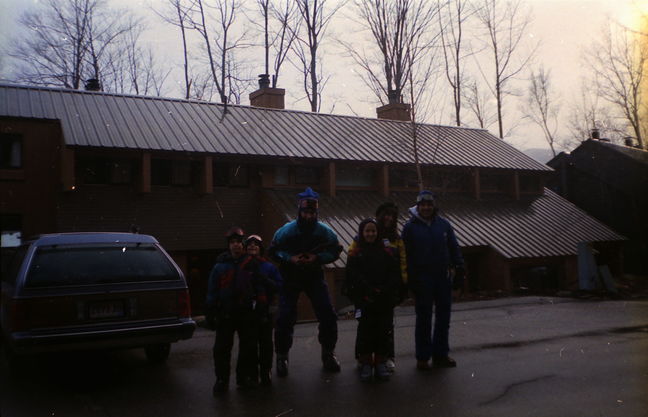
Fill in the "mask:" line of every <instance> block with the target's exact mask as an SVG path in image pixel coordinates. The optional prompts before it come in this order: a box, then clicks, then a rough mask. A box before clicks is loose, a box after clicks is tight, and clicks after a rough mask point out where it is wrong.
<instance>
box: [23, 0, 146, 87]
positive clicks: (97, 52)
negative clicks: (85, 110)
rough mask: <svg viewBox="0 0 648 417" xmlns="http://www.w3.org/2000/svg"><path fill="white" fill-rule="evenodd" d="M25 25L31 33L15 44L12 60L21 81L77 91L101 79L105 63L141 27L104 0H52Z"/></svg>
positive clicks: (27, 15)
mask: <svg viewBox="0 0 648 417" xmlns="http://www.w3.org/2000/svg"><path fill="white" fill-rule="evenodd" d="M20 23H21V24H22V25H24V26H25V27H27V28H29V29H30V30H31V32H30V36H27V37H25V38H21V39H17V40H16V47H15V49H14V51H13V52H12V54H11V55H12V57H13V58H15V59H17V60H18V68H17V78H18V80H20V81H23V82H28V83H31V84H41V85H58V86H62V87H66V88H74V89H78V88H80V87H82V81H83V80H86V79H88V78H98V76H99V74H100V73H101V72H102V70H103V68H102V66H104V65H106V63H105V60H104V59H103V58H104V57H105V56H107V55H108V54H109V51H110V50H111V48H113V47H114V46H115V44H116V43H117V42H118V40H119V39H120V38H121V37H122V36H124V35H125V34H126V33H128V32H129V31H130V30H132V29H133V27H134V26H135V25H137V24H138V21H137V19H135V18H133V17H132V15H131V14H130V13H128V12H126V11H123V10H111V9H108V8H107V6H106V3H105V2H104V1H103V0H64V1H57V0H47V1H46V3H45V4H44V5H43V8H39V9H37V10H34V11H30V12H27V13H25V14H23V15H22V17H21V18H20Z"/></svg>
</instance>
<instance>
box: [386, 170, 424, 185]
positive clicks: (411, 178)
mask: <svg viewBox="0 0 648 417" xmlns="http://www.w3.org/2000/svg"><path fill="white" fill-rule="evenodd" d="M389 186H390V187H395V188H396V187H402V188H416V187H417V180H416V169H415V168H414V167H412V168H389Z"/></svg>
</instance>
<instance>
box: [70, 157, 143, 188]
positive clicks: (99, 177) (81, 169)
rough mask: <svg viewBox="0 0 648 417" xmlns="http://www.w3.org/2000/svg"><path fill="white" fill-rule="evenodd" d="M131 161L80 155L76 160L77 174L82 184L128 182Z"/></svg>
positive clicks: (130, 172)
mask: <svg viewBox="0 0 648 417" xmlns="http://www.w3.org/2000/svg"><path fill="white" fill-rule="evenodd" d="M132 172H133V163H132V161H130V160H128V159H112V158H106V157H99V156H97V157H82V158H79V159H78V160H77V176H78V177H79V178H81V181H82V182H83V183H84V184H130V182H131V180H132Z"/></svg>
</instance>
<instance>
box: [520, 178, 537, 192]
mask: <svg viewBox="0 0 648 417" xmlns="http://www.w3.org/2000/svg"><path fill="white" fill-rule="evenodd" d="M540 189H541V188H540V178H538V177H536V176H533V175H520V191H521V192H539V191H540Z"/></svg>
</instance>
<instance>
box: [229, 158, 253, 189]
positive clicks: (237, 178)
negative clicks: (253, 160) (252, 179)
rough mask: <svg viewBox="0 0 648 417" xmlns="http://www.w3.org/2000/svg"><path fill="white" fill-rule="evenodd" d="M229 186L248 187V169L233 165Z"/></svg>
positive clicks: (243, 166) (231, 166) (230, 171)
mask: <svg viewBox="0 0 648 417" xmlns="http://www.w3.org/2000/svg"><path fill="white" fill-rule="evenodd" d="M229 185H233V186H236V187H247V185H248V167H247V166H245V165H240V164H231V165H230V170H229Z"/></svg>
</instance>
